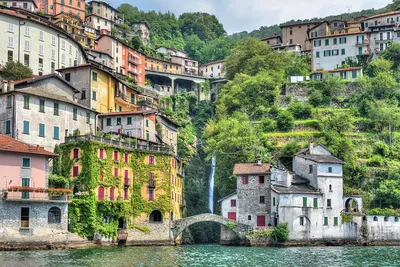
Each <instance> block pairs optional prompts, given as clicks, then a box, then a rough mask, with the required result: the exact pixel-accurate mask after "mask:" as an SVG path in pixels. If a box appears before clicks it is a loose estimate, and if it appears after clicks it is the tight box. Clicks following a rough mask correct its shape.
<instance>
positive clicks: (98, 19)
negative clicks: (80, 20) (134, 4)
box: [86, 1, 123, 31]
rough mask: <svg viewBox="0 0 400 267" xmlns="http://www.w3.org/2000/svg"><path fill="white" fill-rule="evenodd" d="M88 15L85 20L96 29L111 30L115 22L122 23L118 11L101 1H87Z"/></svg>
mask: <svg viewBox="0 0 400 267" xmlns="http://www.w3.org/2000/svg"><path fill="white" fill-rule="evenodd" d="M88 6H89V15H88V16H87V17H86V22H87V23H88V25H89V26H90V27H93V28H95V29H96V30H104V29H105V30H108V31H111V29H112V28H113V27H115V24H122V23H123V20H122V18H120V16H119V11H118V10H117V9H115V8H114V7H112V6H111V5H109V4H107V3H106V2H103V1H90V2H88Z"/></svg>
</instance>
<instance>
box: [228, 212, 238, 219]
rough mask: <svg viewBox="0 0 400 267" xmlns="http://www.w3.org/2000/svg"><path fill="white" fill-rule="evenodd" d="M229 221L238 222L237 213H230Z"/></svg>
mask: <svg viewBox="0 0 400 267" xmlns="http://www.w3.org/2000/svg"><path fill="white" fill-rule="evenodd" d="M228 219H230V220H233V221H236V212H228Z"/></svg>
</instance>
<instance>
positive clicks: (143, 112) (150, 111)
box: [99, 110, 157, 117]
mask: <svg viewBox="0 0 400 267" xmlns="http://www.w3.org/2000/svg"><path fill="white" fill-rule="evenodd" d="M153 113H157V111H156V110H135V111H120V112H111V113H103V114H101V115H99V117H108V116H123V115H140V114H143V115H147V114H153Z"/></svg>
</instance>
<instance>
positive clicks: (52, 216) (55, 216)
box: [47, 207, 61, 224]
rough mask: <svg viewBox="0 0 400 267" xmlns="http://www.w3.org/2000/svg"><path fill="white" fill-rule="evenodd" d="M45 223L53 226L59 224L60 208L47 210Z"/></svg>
mask: <svg viewBox="0 0 400 267" xmlns="http://www.w3.org/2000/svg"><path fill="white" fill-rule="evenodd" d="M47 222H48V223H51V224H53V223H61V210H60V208H57V207H51V208H50V209H49V213H48V218H47Z"/></svg>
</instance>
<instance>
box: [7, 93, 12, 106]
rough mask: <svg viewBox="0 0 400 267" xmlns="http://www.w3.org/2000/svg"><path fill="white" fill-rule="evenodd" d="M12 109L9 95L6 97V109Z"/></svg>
mask: <svg viewBox="0 0 400 267" xmlns="http://www.w3.org/2000/svg"><path fill="white" fill-rule="evenodd" d="M11 107H12V98H11V96H10V95H8V96H7V108H11Z"/></svg>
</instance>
